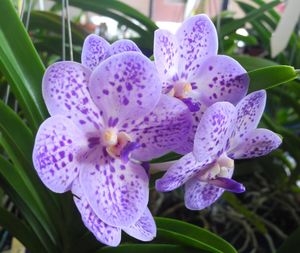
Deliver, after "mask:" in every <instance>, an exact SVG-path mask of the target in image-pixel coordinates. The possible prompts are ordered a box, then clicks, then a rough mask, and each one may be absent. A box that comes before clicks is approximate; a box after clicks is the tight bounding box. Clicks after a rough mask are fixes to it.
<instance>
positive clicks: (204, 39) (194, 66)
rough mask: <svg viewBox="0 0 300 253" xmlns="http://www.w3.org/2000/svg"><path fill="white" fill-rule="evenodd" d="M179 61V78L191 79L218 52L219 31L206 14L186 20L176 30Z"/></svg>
mask: <svg viewBox="0 0 300 253" xmlns="http://www.w3.org/2000/svg"><path fill="white" fill-rule="evenodd" d="M176 38H177V41H178V44H179V47H178V62H179V70H178V71H179V72H178V73H179V78H180V79H183V80H190V79H191V78H192V76H193V75H194V74H195V73H197V72H198V68H199V67H200V66H201V65H202V63H203V61H204V60H205V59H206V58H207V57H209V56H213V55H216V54H217V51H218V37H217V31H216V28H215V26H214V24H213V23H212V21H211V20H210V19H209V17H208V16H206V15H205V14H201V15H196V16H193V17H191V18H189V19H188V20H186V21H185V22H184V23H183V24H182V25H181V27H180V28H179V29H178V31H177V32H176Z"/></svg>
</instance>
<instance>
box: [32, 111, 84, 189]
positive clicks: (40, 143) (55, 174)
mask: <svg viewBox="0 0 300 253" xmlns="http://www.w3.org/2000/svg"><path fill="white" fill-rule="evenodd" d="M86 144H87V143H86V142H85V137H84V135H83V134H82V133H81V131H80V130H78V128H77V127H76V126H75V125H74V123H73V122H72V121H71V120H69V119H68V118H66V117H64V116H60V115H56V116H52V117H51V118H48V119H47V120H46V121H44V123H43V124H42V125H41V126H40V128H39V130H38V133H37V135H36V139H35V144H34V150H33V155H32V157H33V164H34V168H35V169H36V171H37V173H38V175H39V177H40V178H41V180H42V181H43V183H44V184H45V185H46V186H47V187H48V188H49V189H50V190H52V191H54V192H58V193H62V192H65V191H68V190H69V189H70V186H71V184H72V181H73V180H74V178H76V177H77V175H78V173H79V170H80V168H81V164H80V163H79V162H78V158H79V157H78V156H79V153H80V150H81V149H82V148H85V147H86Z"/></svg>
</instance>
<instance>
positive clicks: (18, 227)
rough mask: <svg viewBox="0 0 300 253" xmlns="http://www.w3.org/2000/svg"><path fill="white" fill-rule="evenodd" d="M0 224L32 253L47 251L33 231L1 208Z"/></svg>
mask: <svg viewBox="0 0 300 253" xmlns="http://www.w3.org/2000/svg"><path fill="white" fill-rule="evenodd" d="M0 224H1V226H3V227H4V228H6V229H7V230H8V231H9V232H10V233H11V234H12V235H13V236H15V237H16V238H17V239H18V240H19V241H20V242H21V243H22V244H23V245H24V246H25V247H26V248H27V249H28V250H30V252H36V253H38V252H43V251H44V250H45V249H44V247H43V245H42V244H41V243H40V241H39V240H38V238H37V237H36V235H35V234H34V233H33V231H32V230H31V229H30V228H29V227H28V226H27V225H26V224H25V223H24V222H23V221H21V220H19V219H18V218H17V217H15V216H14V215H13V214H11V213H10V212H8V211H6V210H5V209H4V208H1V207H0Z"/></svg>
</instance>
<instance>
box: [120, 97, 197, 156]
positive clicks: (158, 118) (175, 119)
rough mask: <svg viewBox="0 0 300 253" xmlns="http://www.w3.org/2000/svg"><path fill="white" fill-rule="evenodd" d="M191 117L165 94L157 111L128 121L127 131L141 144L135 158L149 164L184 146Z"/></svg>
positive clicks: (179, 103) (180, 103)
mask: <svg viewBox="0 0 300 253" xmlns="http://www.w3.org/2000/svg"><path fill="white" fill-rule="evenodd" d="M191 120H192V119H191V115H190V112H189V110H188V108H187V107H186V106H185V105H184V103H182V102H181V101H180V100H178V99H176V98H173V97H170V96H167V95H162V96H161V98H160V101H159V103H158V104H157V106H156V107H155V109H154V110H153V111H152V112H151V113H150V114H147V115H146V116H145V117H143V118H140V119H139V120H136V121H134V124H131V123H132V122H130V121H129V122H125V124H124V126H127V128H126V129H124V131H126V132H127V133H128V134H130V136H131V137H133V139H134V140H135V141H136V142H137V143H139V144H140V148H138V149H136V150H135V151H134V152H133V154H132V156H133V158H135V159H137V160H139V161H148V160H151V159H153V158H156V157H159V156H162V155H164V154H166V153H168V152H171V151H174V150H175V149H177V148H179V147H180V146H182V144H183V143H184V142H185V141H186V140H187V137H188V134H189V132H190V127H191Z"/></svg>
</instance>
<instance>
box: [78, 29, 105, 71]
mask: <svg viewBox="0 0 300 253" xmlns="http://www.w3.org/2000/svg"><path fill="white" fill-rule="evenodd" d="M109 48H110V45H109V43H108V42H107V41H106V40H105V39H103V38H102V37H99V36H97V35H96V34H91V35H89V36H87V37H86V38H85V40H84V43H83V47H82V53H81V62H82V64H83V65H84V66H86V67H87V68H89V69H90V70H94V69H95V68H96V67H97V66H98V65H99V64H100V63H101V62H102V61H104V60H105V59H106V58H107V57H109Z"/></svg>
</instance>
